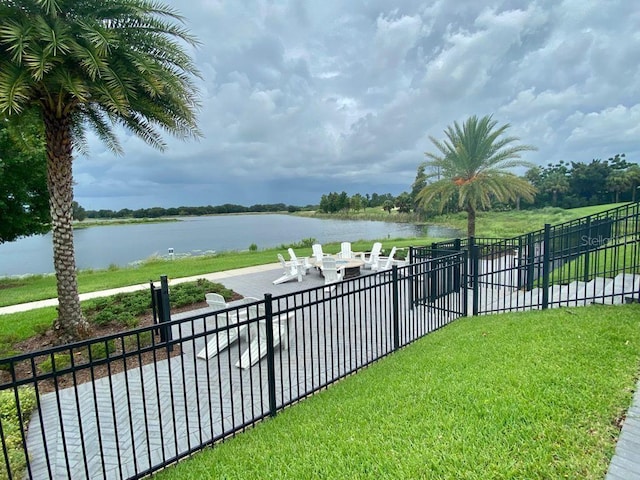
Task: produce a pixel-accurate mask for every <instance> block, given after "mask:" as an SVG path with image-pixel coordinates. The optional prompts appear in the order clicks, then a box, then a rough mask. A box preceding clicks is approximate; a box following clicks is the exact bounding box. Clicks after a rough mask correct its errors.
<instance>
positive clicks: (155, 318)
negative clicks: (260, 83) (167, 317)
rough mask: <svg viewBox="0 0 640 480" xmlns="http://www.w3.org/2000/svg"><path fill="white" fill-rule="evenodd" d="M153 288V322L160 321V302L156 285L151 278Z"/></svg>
mask: <svg viewBox="0 0 640 480" xmlns="http://www.w3.org/2000/svg"><path fill="white" fill-rule="evenodd" d="M149 287H150V290H151V310H152V311H153V323H158V302H157V301H156V286H155V285H154V284H153V280H149Z"/></svg>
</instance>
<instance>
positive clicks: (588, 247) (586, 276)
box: [580, 215, 592, 282]
mask: <svg viewBox="0 0 640 480" xmlns="http://www.w3.org/2000/svg"><path fill="white" fill-rule="evenodd" d="M586 227H587V228H586V229H585V230H586V231H587V238H588V239H589V240H591V236H592V235H591V216H590V215H589V216H588V217H587V221H586ZM582 245H583V244H582V243H580V246H582ZM585 247H586V248H585V249H584V250H585V252H584V275H583V278H582V281H583V282H588V281H589V267H590V266H589V257H590V256H591V242H589V243H587V245H586V246H585Z"/></svg>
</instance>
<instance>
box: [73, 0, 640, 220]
mask: <svg viewBox="0 0 640 480" xmlns="http://www.w3.org/2000/svg"><path fill="white" fill-rule="evenodd" d="M165 2H166V3H168V4H170V5H173V6H175V8H177V9H178V10H179V11H180V12H181V13H182V14H183V15H184V16H185V19H186V22H187V27H188V28H189V29H190V30H191V31H192V32H193V33H194V34H195V35H196V36H197V37H198V39H199V40H200V42H201V44H202V45H201V46H200V47H199V48H198V49H194V50H193V57H194V58H195V60H196V62H197V64H198V66H199V68H200V70H201V72H202V80H199V81H198V83H199V87H200V94H201V99H202V110H201V112H200V126H201V130H202V132H203V134H204V137H203V138H202V139H201V140H199V141H191V142H187V143H184V142H181V141H177V140H174V139H172V138H170V137H169V138H167V142H168V149H167V150H166V151H165V152H158V151H155V150H153V149H152V148H150V147H148V146H146V145H145V144H144V143H143V142H142V141H140V140H138V139H137V138H135V137H132V136H131V135H130V134H129V133H127V132H124V131H123V132H122V133H121V134H120V140H121V142H122V145H123V147H124V150H125V154H124V155H123V156H121V157H117V156H114V155H113V154H112V153H111V152H109V151H108V150H106V149H105V148H104V146H102V145H101V144H100V143H99V142H98V141H97V140H94V139H91V141H90V151H89V154H88V155H86V156H78V157H77V159H76V162H75V181H76V184H77V185H76V190H75V195H76V200H78V201H79V202H80V204H81V205H83V206H84V207H85V208H88V209H99V208H108V209H114V210H117V209H120V208H125V207H128V208H134V209H135V208H144V207H153V206H163V207H170V206H180V205H218V204H222V203H238V204H242V205H252V204H255V203H278V202H284V203H287V204H294V205H305V204H312V203H317V202H318V201H319V199H320V196H321V195H322V194H323V193H328V192H331V191H338V192H341V191H343V190H344V191H346V192H347V193H349V194H350V195H352V194H354V193H358V192H359V193H363V194H364V193H373V192H377V193H387V192H390V193H392V194H394V195H397V194H399V193H401V192H402V191H407V190H409V189H410V185H411V183H412V182H413V180H414V178H415V174H416V169H417V167H418V165H419V164H420V163H421V162H422V161H423V160H424V152H425V151H433V145H432V144H431V142H430V140H429V136H430V135H431V136H434V137H436V138H442V136H443V130H444V129H445V128H446V127H447V125H450V124H452V123H453V122H454V121H458V122H462V121H464V120H465V119H466V118H467V117H468V116H470V115H479V116H482V115H487V114H492V115H493V116H494V119H495V120H497V121H498V122H499V124H504V123H510V124H511V130H510V133H511V134H513V135H516V136H518V137H520V138H521V140H522V142H523V143H527V144H531V145H534V146H536V147H537V148H538V151H536V152H527V153H525V158H526V159H527V160H529V161H531V162H533V163H536V164H541V165H546V164H547V163H549V162H557V161H558V160H565V161H581V162H589V161H590V160H591V159H593V158H602V159H606V158H609V157H611V156H613V155H614V154H615V153H626V155H627V159H629V160H631V161H638V158H639V156H640V155H639V154H640V144H639V138H640V30H638V25H640V8H639V6H638V4H637V2H636V1H631V0H602V1H590V0H565V1H560V0H549V1H546V0H540V1H524V0H523V1H518V0H505V1H489V0H486V1H485V0H455V1H452V0H436V1H417V0H416V1H413V0H399V1H395V2H390V1H388V0H322V1H315V0H290V1H286V0H233V1H231V0H228V1H225V0H189V1H182V0H181V1H178V0H169V1H166V0H165Z"/></svg>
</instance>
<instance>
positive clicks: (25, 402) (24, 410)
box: [0, 387, 36, 479]
mask: <svg viewBox="0 0 640 480" xmlns="http://www.w3.org/2000/svg"><path fill="white" fill-rule="evenodd" d="M18 402H19V405H20V416H18V407H17V405H16V397H15V392H14V390H3V391H2V392H0V421H1V422H2V433H3V435H4V439H5V446H6V448H7V456H8V457H9V466H10V468H11V474H12V477H13V478H22V476H23V473H24V471H25V469H26V466H27V461H26V458H25V455H24V449H23V447H22V435H21V432H20V424H21V423H22V424H23V426H24V429H25V430H26V428H27V425H28V423H29V419H30V418H31V414H32V412H33V410H34V409H35V408H36V394H35V390H34V389H33V387H19V388H18ZM4 478H9V475H8V472H7V468H6V465H5V462H4V461H2V462H0V479H4Z"/></svg>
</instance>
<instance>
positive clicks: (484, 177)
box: [418, 115, 535, 236]
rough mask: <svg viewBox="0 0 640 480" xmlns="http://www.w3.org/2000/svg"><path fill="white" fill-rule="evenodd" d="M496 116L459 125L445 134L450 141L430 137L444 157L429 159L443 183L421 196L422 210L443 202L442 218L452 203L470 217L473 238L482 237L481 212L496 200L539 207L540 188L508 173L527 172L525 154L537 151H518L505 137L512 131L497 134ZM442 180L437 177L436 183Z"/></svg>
mask: <svg viewBox="0 0 640 480" xmlns="http://www.w3.org/2000/svg"><path fill="white" fill-rule="evenodd" d="M496 124H497V122H496V121H495V120H493V119H492V117H491V116H485V117H482V118H480V119H479V118H478V117H476V116H475V115H474V116H472V117H470V118H468V119H467V120H466V121H465V122H464V123H463V125H462V126H460V125H458V123H457V122H454V124H453V127H452V126H449V127H447V129H446V130H445V135H446V137H447V138H446V139H445V140H444V141H438V140H436V139H435V138H433V137H429V138H430V139H431V141H432V142H433V144H434V145H435V146H436V148H437V149H438V150H439V151H440V154H434V153H425V155H426V156H427V158H429V159H430V160H428V161H427V162H426V163H427V165H428V166H430V167H432V170H433V171H435V172H437V175H438V177H439V178H440V179H438V180H436V181H435V182H433V183H431V184H428V185H427V186H426V187H424V188H423V189H422V191H421V192H420V193H419V194H418V199H419V201H420V203H421V205H423V206H426V205H428V204H429V203H431V202H432V201H434V200H437V201H439V204H440V212H442V209H443V208H444V206H445V205H446V204H447V202H448V201H449V200H452V199H457V204H458V207H459V208H461V209H463V210H465V211H466V212H467V235H468V236H474V235H475V233H476V212H477V210H478V208H489V207H490V206H491V202H492V201H493V200H497V201H500V202H506V201H515V200H517V198H518V197H520V198H522V199H524V200H526V201H533V196H534V194H535V188H534V187H533V185H531V184H530V183H529V182H527V181H526V180H525V179H524V178H521V177H517V176H516V175H514V174H512V173H509V172H507V171H505V170H506V169H508V168H512V167H516V166H527V165H528V163H527V162H524V161H522V160H520V152H524V151H527V150H535V148H534V147H532V146H529V145H512V144H513V143H514V142H517V141H518V140H519V138H517V137H503V135H504V133H505V132H506V130H507V129H508V128H509V127H510V125H509V124H505V125H503V126H501V127H499V128H496ZM434 176H436V174H435V173H434V174H432V175H431V177H434Z"/></svg>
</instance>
